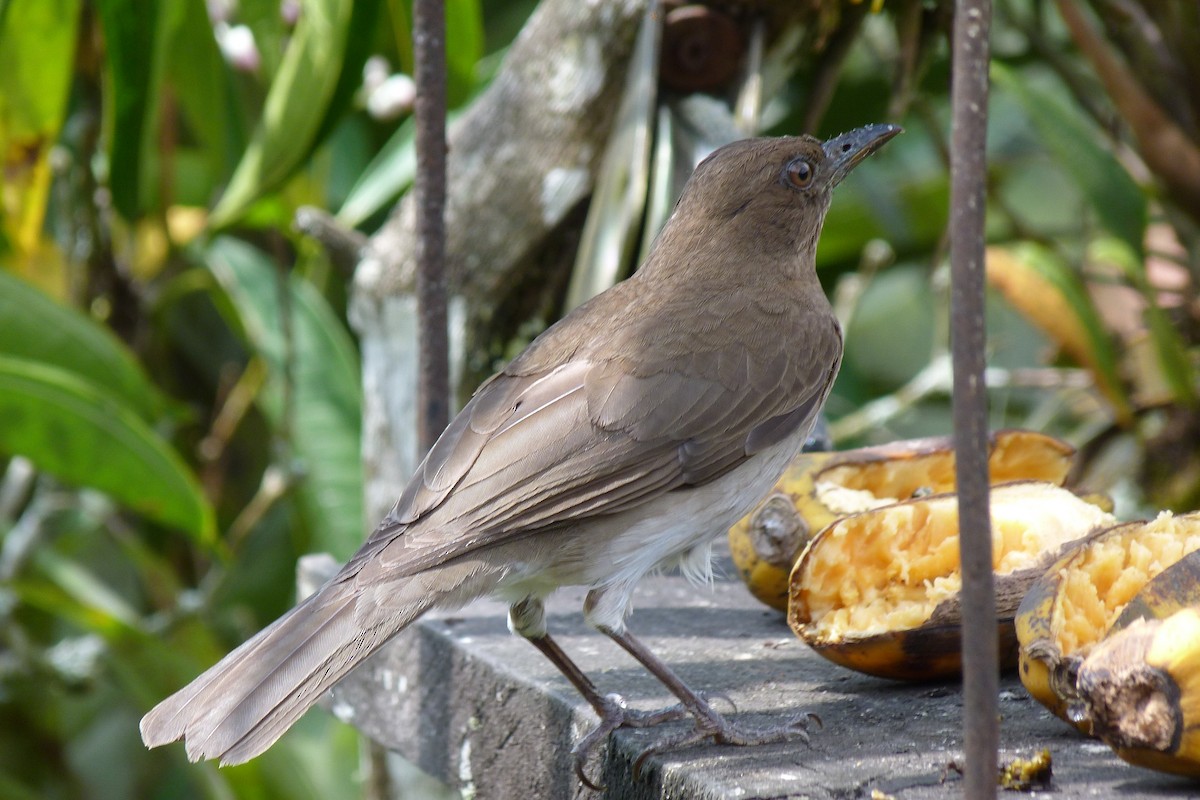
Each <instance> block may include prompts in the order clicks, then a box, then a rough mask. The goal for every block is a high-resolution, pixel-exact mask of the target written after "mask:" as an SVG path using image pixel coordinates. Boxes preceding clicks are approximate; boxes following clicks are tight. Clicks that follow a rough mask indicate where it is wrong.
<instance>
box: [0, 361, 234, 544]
mask: <svg viewBox="0 0 1200 800" xmlns="http://www.w3.org/2000/svg"><path fill="white" fill-rule="evenodd" d="M0 453H5V454H9V455H23V456H25V457H26V458H28V459H29V460H30V461H32V462H33V463H34V464H35V465H36V466H37V467H38V468H39V469H41V470H43V471H45V472H48V473H50V474H51V475H54V476H56V477H58V478H60V479H61V480H63V481H66V482H67V483H72V484H75V485H78V486H89V487H92V488H95V489H99V490H100V491H103V492H106V493H107V494H109V495H110V496H111V497H112V498H113V499H114V500H116V501H117V502H119V503H122V504H123V505H126V506H128V507H129V508H131V509H133V510H134V511H137V512H139V513H141V514H142V515H144V516H146V517H148V518H149V519H152V520H154V521H156V522H159V523H161V524H163V525H166V526H170V527H174V528H179V529H181V530H183V531H186V532H187V533H190V534H191V535H192V536H193V537H195V538H196V539H197V540H198V541H199V542H201V543H202V544H205V545H208V544H210V543H211V542H212V540H213V535H214V530H213V512H212V508H211V507H210V506H209V504H208V501H207V500H206V499H205V497H204V494H203V492H202V491H201V490H200V486H199V484H198V483H197V482H196V479H195V477H194V476H193V475H192V473H191V471H190V470H189V469H188V467H187V465H186V464H185V463H184V462H183V460H182V459H181V458H180V457H179V455H178V454H177V453H176V452H175V451H174V450H173V449H172V448H171V446H170V445H169V444H167V443H166V442H165V441H163V439H162V438H161V437H160V436H159V435H158V434H156V433H155V432H154V431H153V430H151V429H150V427H148V426H147V424H146V423H145V422H144V421H143V420H142V419H141V418H140V417H139V416H138V415H137V414H136V413H134V412H133V411H131V410H130V409H129V408H128V407H126V405H125V404H124V403H123V402H121V401H120V399H119V398H118V397H116V396H115V395H112V394H110V393H108V392H106V391H104V390H103V389H101V388H100V387H99V386H97V385H94V384H91V383H88V382H86V381H85V380H83V379H81V378H80V377H78V376H77V375H74V374H72V373H70V372H67V371H65V370H63V369H60V368H58V367H53V366H48V365H45V364H38V363H34V362H32V361H28V360H24V359H16V358H11V357H7V356H0Z"/></svg>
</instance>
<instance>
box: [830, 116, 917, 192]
mask: <svg viewBox="0 0 1200 800" xmlns="http://www.w3.org/2000/svg"><path fill="white" fill-rule="evenodd" d="M903 131H904V129H903V128H901V127H900V126H899V125H890V124H889V125H866V126H864V127H862V128H855V129H854V130H852V131H848V132H846V133H843V134H842V135H841V136H835V137H834V138H832V139H830V140H829V141H827V142H825V143H824V144H822V145H821V148H822V149H823V150H824V151H825V158H827V159H828V163H829V166H830V167H831V168H832V172H831V173H830V175H829V187H830V188H833V187H834V186H837V185H838V184H839V183H841V182H842V179H843V178H845V177H846V176H847V175H849V174H850V171H851V170H852V169H854V168H855V167H857V166H858V165H859V164H860V163H862V161H863V159H865V158H866V157H867V156H869V155H871V154H872V153H874V152H875V151H876V150H878V149H879V148H881V147H883V146H884V145H885V144H887V141H888V140H889V139H891V138H892V137H893V136H895V135H896V134H898V133H902V132H903Z"/></svg>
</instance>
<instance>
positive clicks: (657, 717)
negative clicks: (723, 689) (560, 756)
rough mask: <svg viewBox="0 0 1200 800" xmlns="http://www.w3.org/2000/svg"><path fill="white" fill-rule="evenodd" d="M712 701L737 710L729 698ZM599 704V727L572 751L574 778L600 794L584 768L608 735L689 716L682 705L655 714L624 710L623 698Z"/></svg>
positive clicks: (606, 699) (610, 698)
mask: <svg viewBox="0 0 1200 800" xmlns="http://www.w3.org/2000/svg"><path fill="white" fill-rule="evenodd" d="M709 696H710V695H705V699H708V697H709ZM711 697H715V698H718V699H721V700H724V701H725V702H727V703H729V705H730V706H731V707H733V709H734V710H735V711H736V710H737V706H736V705H734V702H733V700H731V699H730V698H729V697H728V696H726V695H724V694H715V693H714V694H712V695H711ZM602 703H603V707H602V708H597V709H596V713H597V714H598V715H599V716H600V724H599V725H597V726H596V727H595V728H593V729H592V730H591V731H590V732H589V733H588V734H587V735H586V736H584V737H583V738H582V739H581V740H580V741H579V743H578V744H577V745H575V749H574V750H572V751H571V753H572V755H573V756H574V757H575V774H576V775H577V776H579V780H580V781H582V782H583V784H584V785H585V786H587V787H588V788H589V789H593V790H595V791H601V790H602V789H603V788H604V786H603V785H601V784H597V783H594V782H592V780H591V779H590V778H589V777H588V776H587V773H586V771H585V768H586V766H587V762H588V759H589V758H590V757H591V754H592V752H593V751H594V750H595V749H596V748H597V747H598V746H599V745H600V744H601V743H602V742H603V741H604V740H605V739H607V738H608V735H609V734H610V733H612V732H613V731H615V730H618V729H620V728H650V727H653V726H654V725H658V724H659V723H662V722H673V721H674V720H678V719H684V718H685V717H688V716H690V715H691V713H692V712H690V711H689V710H688V709H687V708H686V707H685V706H684V705H683V704H682V703H677V704H675V705H673V706H668V707H666V708H660V709H657V710H655V711H637V710H635V709H632V708H627V707H626V705H625V698H623V697H621V695H619V694H610V695H605V696H604V698H603V700H602ZM714 714H715V712H714ZM718 719H719V717H718Z"/></svg>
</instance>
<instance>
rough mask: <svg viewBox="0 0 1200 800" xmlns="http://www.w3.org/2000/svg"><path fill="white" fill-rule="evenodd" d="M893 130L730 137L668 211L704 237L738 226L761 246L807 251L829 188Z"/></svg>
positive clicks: (822, 214) (810, 250) (812, 249)
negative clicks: (827, 135) (821, 135)
mask: <svg viewBox="0 0 1200 800" xmlns="http://www.w3.org/2000/svg"><path fill="white" fill-rule="evenodd" d="M900 132H901V128H900V126H898V125H886V124H880V125H867V126H865V127H862V128H856V129H855V130H852V131H849V132H847V133H843V134H841V135H840V136H835V137H834V138H832V139H829V140H827V141H825V142H822V141H820V140H819V139H816V138H814V137H812V136H781V137H777V138H758V139H743V140H741V141H737V142H733V143H732V144H728V145H725V146H724V147H721V148H720V149H718V150H716V151H714V152H713V153H712V155H710V156H709V157H708V158H706V159H705V160H704V161H702V162H701V163H700V165H699V166H698V167H696V171H695V173H693V175H692V178H691V180H689V181H688V185H687V186H686V187H685V189H684V192H683V195H682V196H681V197H680V199H679V204H678V205H677V207H676V213H675V215H674V216H675V217H677V218H680V219H683V220H690V221H691V222H692V223H693V224H698V225H699V226H701V229H702V230H703V232H704V235H707V236H713V237H723V236H726V235H729V234H732V233H733V231H732V230H731V228H744V227H745V228H747V229H749V230H753V231H755V233H756V236H755V238H757V239H758V243H759V246H761V247H764V248H765V247H769V246H770V245H771V244H772V243H777V244H779V245H780V246H783V247H786V248H787V249H788V250H790V251H791V252H793V253H800V254H812V253H814V252H815V249H816V240H817V237H818V236H819V235H820V232H821V224H822V223H823V222H824V219H825V212H826V211H828V210H829V203H830V200H831V197H832V192H833V188H834V187H835V186H837V185H838V184H839V183H841V181H842V179H844V178H845V177H846V176H847V175H848V174H849V173H850V171H851V170H853V169H854V168H855V167H857V166H858V165H859V164H860V163H862V161H863V160H864V159H866V158H867V156H869V155H871V154H872V153H874V152H875V151H877V150H878V149H879V148H880V147H882V146H883V145H884V144H885V143H886V142H887V141H888V140H890V139H891V138H892V137H894V136H896V135H897V134H898V133H900ZM689 227H691V226H690V225H689ZM701 229H697V228H693V230H692V231H691V233H692V234H693V235H695V234H698V233H700V232H701ZM739 233H741V232H740V231H739Z"/></svg>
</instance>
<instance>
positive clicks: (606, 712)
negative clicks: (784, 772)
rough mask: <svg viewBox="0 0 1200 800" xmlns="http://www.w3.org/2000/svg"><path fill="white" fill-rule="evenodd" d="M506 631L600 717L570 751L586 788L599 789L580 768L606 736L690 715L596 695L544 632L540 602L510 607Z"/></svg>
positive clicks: (677, 708)
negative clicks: (640, 708) (560, 676)
mask: <svg viewBox="0 0 1200 800" xmlns="http://www.w3.org/2000/svg"><path fill="white" fill-rule="evenodd" d="M508 627H509V628H510V629H511V630H512V631H513V633H516V634H518V635H520V636H522V637H524V638H525V639H528V640H529V642H530V644H532V645H533V646H534V647H536V648H537V649H538V650H539V651H541V653H542V655H544V656H545V657H546V658H548V659H549V660H550V663H551V664H553V665H554V666H556V667H558V671H559V672H561V673H562V674H563V675H564V676H565V677H566V679H567V680H569V681H570V682H571V685H572V686H574V687H575V689H576V690H577V691H578V692H579V693H580V694H581V695H583V699H584V700H587V702H588V705H590V706H591V707H592V708H593V709H594V710H595V711H596V716H598V717H600V724H599V725H597V726H596V727H595V728H594V729H592V730H591V731H590V732H589V733H588V734H587V735H586V736H584V737H583V739H581V740H580V741H579V744H577V745H576V746H575V749H574V750H573V751H572V754H573V755H574V757H575V774H576V775H578V776H579V780H581V781H582V782H583V783H584V784H586V785H587V786H588V787H589V788H592V789H595V790H597V791H599V790H600V789H602V788H603V787H602V786H599V785H597V784H595V783H593V782H592V781H591V779H589V778H588V776H587V774H586V773H585V772H584V767H586V766H587V760H588V757H589V756H590V755H591V752H592V750H594V749H595V748H596V747H597V746H598V745H599V744H600V743H601V742H603V741H604V740H605V739H606V738H607V737H608V734H610V733H612V732H613V731H615V730H617V729H618V728H648V727H650V726H652V725H657V724H658V723H660V722H668V721H670V720H676V719H682V718H684V717H686V716H688V714H689V713H691V712H690V709H688V708H686V707H685V706H684V705H675V706H671V707H669V708H663V709H659V710H657V711H635V710H633V709H630V708H626V706H625V698H623V697H621V696H620V695H619V694H609V695H602V694H600V692H599V690H598V689H596V685H595V684H594V683H592V679H591V678H589V677H588V676H587V675H586V674H585V673H584V671H583V670H581V669H580V668H579V665H578V664H576V663H575V662H574V661H572V660H571V658H570V656H568V655H567V654H566V653H565V652H563V649H562V648H561V647H559V646H558V642H556V641H554V639H552V638H551V637H550V634H548V633H547V632H546V620H545V610H544V608H543V606H542V603H541V601H540V600H537V599H535V598H532V597H528V598H526V599H524V600H522V601H521V602H519V603H514V604H513V605H512V606H510V607H509V609H508Z"/></svg>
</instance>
